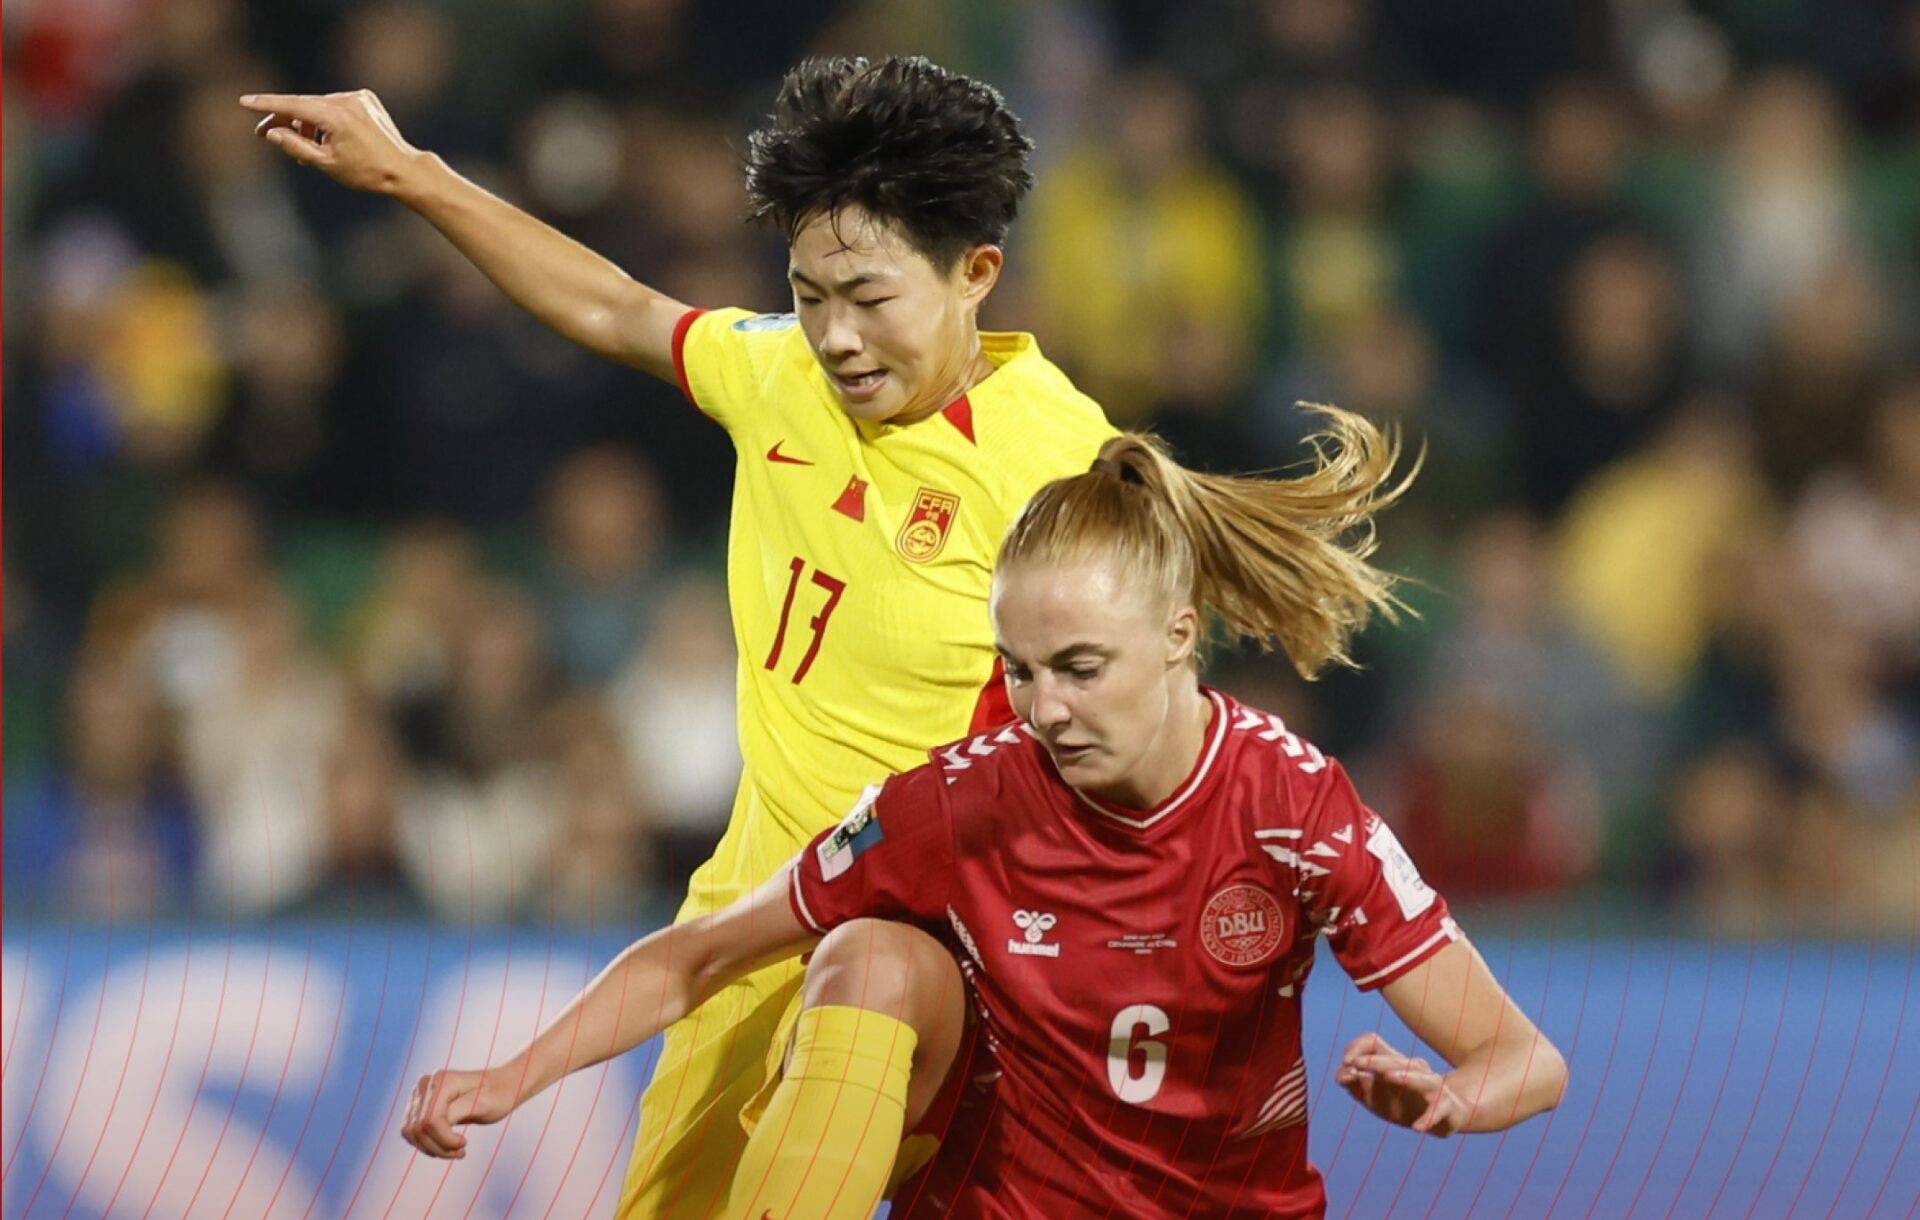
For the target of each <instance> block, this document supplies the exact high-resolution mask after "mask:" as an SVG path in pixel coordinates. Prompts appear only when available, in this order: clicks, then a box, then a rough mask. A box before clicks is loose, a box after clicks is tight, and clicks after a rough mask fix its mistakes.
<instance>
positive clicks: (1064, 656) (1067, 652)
mask: <svg viewBox="0 0 1920 1220" xmlns="http://www.w3.org/2000/svg"><path fill="white" fill-rule="evenodd" d="M1106 655H1107V650H1106V649H1104V648H1102V647H1100V645H1098V644H1095V643H1093V642H1091V641H1088V640H1082V641H1080V642H1079V643H1077V644H1069V645H1067V646H1066V647H1065V648H1062V649H1061V650H1060V651H1059V652H1056V653H1054V654H1053V655H1052V656H1050V657H1048V658H1047V664H1049V665H1054V666H1060V665H1065V664H1066V663H1067V662H1068V661H1076V660H1079V659H1080V658H1081V657H1083V656H1095V657H1105V656H1106Z"/></svg>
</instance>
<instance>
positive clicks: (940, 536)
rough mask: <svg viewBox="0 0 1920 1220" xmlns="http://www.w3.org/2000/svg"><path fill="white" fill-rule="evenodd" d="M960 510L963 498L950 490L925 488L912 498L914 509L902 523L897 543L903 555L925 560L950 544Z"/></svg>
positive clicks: (918, 561)
mask: <svg viewBox="0 0 1920 1220" xmlns="http://www.w3.org/2000/svg"><path fill="white" fill-rule="evenodd" d="M959 511H960V497H959V496H956V495H954V494H952V493H951V492H945V491H935V490H933V489H932V488H930V487H922V488H921V489H920V490H919V492H918V493H916V494H915V496H914V498H913V511H912V512H910V513H908V514H907V519H906V522H905V523H904V524H902V525H901V526H900V535H899V537H897V538H895V539H894V546H895V548H896V549H897V550H898V551H899V552H900V554H901V556H902V557H903V558H906V559H909V560H912V561H913V562H914V563H925V562H926V561H927V560H929V559H932V558H933V557H934V556H935V555H938V554H939V553H940V551H941V549H942V548H943V547H945V546H946V545H947V534H948V532H949V531H951V530H952V529H953V518H954V515H955V514H956V513H958V512H959Z"/></svg>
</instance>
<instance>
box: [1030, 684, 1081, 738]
mask: <svg viewBox="0 0 1920 1220" xmlns="http://www.w3.org/2000/svg"><path fill="white" fill-rule="evenodd" d="M1034 687H1035V689H1034V692H1033V723H1034V724H1035V725H1037V726H1038V727H1040V728H1044V729H1062V728H1065V727H1066V726H1067V725H1068V724H1070V723H1072V721H1073V709H1072V708H1070V707H1068V706H1067V701H1066V700H1065V699H1063V698H1062V697H1061V694H1060V690H1059V688H1058V686H1057V685H1056V684H1055V683H1054V682H1052V681H1049V680H1048V679H1047V678H1046V677H1044V676H1043V677H1041V679H1040V680H1039V681H1038V682H1035V683H1034Z"/></svg>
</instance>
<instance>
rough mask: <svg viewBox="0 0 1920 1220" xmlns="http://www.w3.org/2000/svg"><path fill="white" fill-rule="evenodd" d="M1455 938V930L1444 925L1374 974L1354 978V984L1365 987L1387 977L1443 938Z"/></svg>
mask: <svg viewBox="0 0 1920 1220" xmlns="http://www.w3.org/2000/svg"><path fill="white" fill-rule="evenodd" d="M1453 938H1454V930H1453V929H1452V928H1450V927H1447V926H1445V925H1442V926H1441V928H1440V930H1439V931H1438V932H1435V933H1434V934H1433V935H1432V936H1429V937H1427V939H1425V940H1423V941H1421V942H1420V943H1419V945H1418V946H1416V947H1415V948H1412V949H1409V950H1407V951H1406V952H1405V953H1403V954H1401V955H1400V956H1399V957H1398V958H1397V959H1395V960H1394V961H1393V962H1392V963H1391V964H1389V965H1386V966H1382V967H1381V968H1380V969H1378V970H1376V971H1374V972H1373V973H1372V974H1369V975H1368V976H1367V977H1365V978H1363V979H1355V980H1353V985H1354V986H1355V987H1365V986H1366V985H1367V984H1368V983H1371V982H1373V981H1374V980H1375V979H1380V978H1385V977H1386V976H1387V975H1389V974H1392V973H1393V972H1394V971H1396V970H1398V969H1400V967H1402V966H1404V965H1406V964H1407V963H1408V962H1410V961H1412V960H1413V959H1414V958H1416V957H1419V956H1420V955H1421V954H1422V953H1425V952H1426V951H1427V950H1428V949H1431V948H1433V947H1434V945H1436V944H1438V943H1439V942H1441V941H1443V940H1452V939H1453Z"/></svg>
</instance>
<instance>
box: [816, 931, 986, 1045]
mask: <svg viewBox="0 0 1920 1220" xmlns="http://www.w3.org/2000/svg"><path fill="white" fill-rule="evenodd" d="M959 974H960V971H959V968H958V967H957V966H955V965H954V963H953V958H952V957H951V956H949V955H948V953H947V951H946V949H945V948H944V947H943V946H942V945H941V944H940V942H939V941H937V940H935V939H934V938H933V937H931V936H929V935H927V934H926V933H925V932H922V931H921V930H920V929H918V928H914V927H910V926H908V925H906V924H902V923H893V922H891V921H889V920H884V919H856V920H853V921H851V922H849V923H844V924H842V925H840V926H839V927H837V928H835V929H834V930H833V931H832V932H829V933H828V934H827V937H826V939H825V940H823V941H821V942H820V945H819V947H818V948H817V949H815V950H814V951H813V960H812V961H811V962H809V963H808V965H807V981H806V988H805V991H804V995H805V1003H806V1006H807V1007H809V1008H818V1007H820V1006H822V1005H826V1004H835V1005H845V1006H848V1007H852V1008H865V1009H869V1010H871V1011H874V1012H884V1013H887V1014H889V1015H891V1016H894V1017H897V1018H898V1019H900V1020H903V1021H905V1022H906V1023H907V1024H909V1025H913V1026H919V1025H921V1024H922V1023H923V1020H925V1019H926V1018H927V1017H928V1016H929V1015H930V1013H931V1010H932V1008H933V1006H935V1005H937V1004H938V1003H940V1001H941V1000H942V999H943V998H945V997H947V996H950V995H957V994H958V992H959V987H960V978H959Z"/></svg>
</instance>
